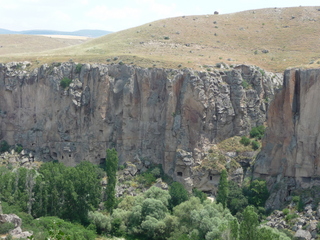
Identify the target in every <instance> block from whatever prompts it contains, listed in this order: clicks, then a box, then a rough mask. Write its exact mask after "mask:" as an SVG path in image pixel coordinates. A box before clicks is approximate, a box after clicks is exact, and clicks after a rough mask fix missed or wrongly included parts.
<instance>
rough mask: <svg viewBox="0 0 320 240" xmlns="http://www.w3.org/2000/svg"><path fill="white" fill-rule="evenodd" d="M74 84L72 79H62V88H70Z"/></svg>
mask: <svg viewBox="0 0 320 240" xmlns="http://www.w3.org/2000/svg"><path fill="white" fill-rule="evenodd" d="M71 82H72V80H71V79H70V78H67V77H64V78H62V79H61V81H60V86H61V87H62V88H63V89H65V88H67V87H69V85H70V83H71Z"/></svg>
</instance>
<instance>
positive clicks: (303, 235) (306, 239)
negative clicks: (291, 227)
mask: <svg viewBox="0 0 320 240" xmlns="http://www.w3.org/2000/svg"><path fill="white" fill-rule="evenodd" d="M311 238H312V236H311V234H310V232H308V231H305V230H302V229H299V230H298V231H297V232H296V233H295V235H294V239H295V240H311Z"/></svg>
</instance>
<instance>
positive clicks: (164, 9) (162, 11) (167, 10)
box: [135, 0, 182, 18]
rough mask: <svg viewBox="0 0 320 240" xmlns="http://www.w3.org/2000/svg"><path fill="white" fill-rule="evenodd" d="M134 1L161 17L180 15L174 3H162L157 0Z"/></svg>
mask: <svg viewBox="0 0 320 240" xmlns="http://www.w3.org/2000/svg"><path fill="white" fill-rule="evenodd" d="M135 2H136V3H137V4H139V5H141V6H143V8H144V9H146V10H147V11H149V12H150V13H151V14H153V15H157V16H160V17H161V18H165V17H173V16H179V15H182V13H181V12H180V11H179V10H178V8H177V5H176V4H175V3H167V4H163V3H162V2H161V1H157V0H136V1H135Z"/></svg>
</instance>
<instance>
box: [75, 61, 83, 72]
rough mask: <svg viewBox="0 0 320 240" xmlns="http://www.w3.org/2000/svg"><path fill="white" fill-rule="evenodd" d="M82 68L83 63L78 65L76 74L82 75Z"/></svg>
mask: <svg viewBox="0 0 320 240" xmlns="http://www.w3.org/2000/svg"><path fill="white" fill-rule="evenodd" d="M81 68H82V64H81V63H78V64H77V65H76V73H80V72H81Z"/></svg>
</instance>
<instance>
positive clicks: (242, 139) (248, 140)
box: [240, 136, 251, 146]
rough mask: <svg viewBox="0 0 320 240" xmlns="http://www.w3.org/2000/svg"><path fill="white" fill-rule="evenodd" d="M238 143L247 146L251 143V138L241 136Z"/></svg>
mask: <svg viewBox="0 0 320 240" xmlns="http://www.w3.org/2000/svg"><path fill="white" fill-rule="evenodd" d="M240 143H241V144H243V145H244V146H248V145H249V144H250V143H251V140H250V139H249V138H247V137H246V136H242V137H241V140H240Z"/></svg>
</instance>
